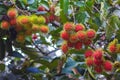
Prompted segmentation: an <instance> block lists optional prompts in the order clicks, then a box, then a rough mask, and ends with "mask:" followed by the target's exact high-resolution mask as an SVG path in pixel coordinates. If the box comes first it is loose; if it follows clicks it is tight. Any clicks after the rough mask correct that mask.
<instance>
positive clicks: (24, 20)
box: [21, 16, 29, 25]
mask: <svg viewBox="0 0 120 80" xmlns="http://www.w3.org/2000/svg"><path fill="white" fill-rule="evenodd" d="M21 23H22V24H23V25H24V24H27V23H29V17H27V16H24V17H22V19H21Z"/></svg>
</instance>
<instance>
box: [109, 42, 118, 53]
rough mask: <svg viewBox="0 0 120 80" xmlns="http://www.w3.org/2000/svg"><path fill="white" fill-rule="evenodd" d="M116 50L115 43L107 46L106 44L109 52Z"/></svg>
mask: <svg viewBox="0 0 120 80" xmlns="http://www.w3.org/2000/svg"><path fill="white" fill-rule="evenodd" d="M116 50H117V47H116V45H115V44H112V45H109V46H108V51H109V52H110V53H115V52H116Z"/></svg>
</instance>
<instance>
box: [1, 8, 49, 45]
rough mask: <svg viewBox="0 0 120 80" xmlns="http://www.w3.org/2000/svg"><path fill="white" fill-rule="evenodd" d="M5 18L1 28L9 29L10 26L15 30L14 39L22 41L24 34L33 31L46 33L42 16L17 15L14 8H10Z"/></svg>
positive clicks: (47, 30)
mask: <svg viewBox="0 0 120 80" xmlns="http://www.w3.org/2000/svg"><path fill="white" fill-rule="evenodd" d="M6 17H7V19H5V20H4V19H3V21H2V22H1V28H2V29H4V30H9V29H10V28H11V27H12V28H14V29H15V31H16V32H17V37H16V41H17V42H21V43H24V41H25V37H26V36H32V34H34V33H38V32H41V33H48V32H49V28H48V26H46V25H45V23H46V20H45V18H44V17H43V16H37V15H30V16H27V15H18V12H17V10H16V9H15V8H10V9H9V10H8V12H7V15H6Z"/></svg>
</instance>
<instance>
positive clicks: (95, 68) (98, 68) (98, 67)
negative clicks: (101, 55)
mask: <svg viewBox="0 0 120 80" xmlns="http://www.w3.org/2000/svg"><path fill="white" fill-rule="evenodd" d="M94 70H95V72H96V73H102V71H103V69H102V66H95V67H94Z"/></svg>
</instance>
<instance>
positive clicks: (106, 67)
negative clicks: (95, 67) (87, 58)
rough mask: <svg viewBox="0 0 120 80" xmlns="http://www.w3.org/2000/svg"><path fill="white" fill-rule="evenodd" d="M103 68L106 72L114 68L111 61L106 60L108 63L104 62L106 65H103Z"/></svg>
mask: <svg viewBox="0 0 120 80" xmlns="http://www.w3.org/2000/svg"><path fill="white" fill-rule="evenodd" d="M103 68H104V70H106V71H111V70H112V68H113V65H112V63H111V62H110V61H108V60H106V61H105V62H104V64H103Z"/></svg>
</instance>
